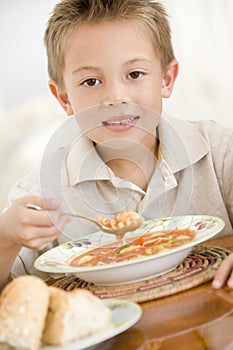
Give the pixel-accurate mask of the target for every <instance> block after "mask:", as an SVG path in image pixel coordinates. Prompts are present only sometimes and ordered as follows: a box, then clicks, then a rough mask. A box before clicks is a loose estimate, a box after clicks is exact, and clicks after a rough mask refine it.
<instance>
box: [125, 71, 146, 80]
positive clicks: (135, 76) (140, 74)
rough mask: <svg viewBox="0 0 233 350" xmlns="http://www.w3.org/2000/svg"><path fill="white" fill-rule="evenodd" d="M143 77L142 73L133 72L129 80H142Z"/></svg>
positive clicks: (129, 75)
mask: <svg viewBox="0 0 233 350" xmlns="http://www.w3.org/2000/svg"><path fill="white" fill-rule="evenodd" d="M142 75H143V73H142V72H139V71H134V72H131V73H129V74H128V78H129V79H139V78H141V77H142Z"/></svg>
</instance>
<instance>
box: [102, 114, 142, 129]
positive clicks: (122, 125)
mask: <svg viewBox="0 0 233 350" xmlns="http://www.w3.org/2000/svg"><path fill="white" fill-rule="evenodd" d="M139 118H140V117H139V116H132V117H128V118H124V119H123V118H118V119H116V118H114V119H113V120H107V121H103V122H102V124H103V125H104V126H105V127H107V128H108V129H114V130H115V131H121V130H125V129H128V128H130V127H132V126H134V125H135V124H136V123H137V121H138V119H139Z"/></svg>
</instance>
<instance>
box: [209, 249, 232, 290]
mask: <svg viewBox="0 0 233 350" xmlns="http://www.w3.org/2000/svg"><path fill="white" fill-rule="evenodd" d="M224 284H227V286H228V287H230V288H233V253H231V254H230V255H229V256H228V257H227V258H226V259H224V260H223V262H222V264H221V265H220V267H219V268H218V270H217V272H216V274H215V276H214V279H213V282H212V287H213V288H214V289H219V288H221V287H223V286H224Z"/></svg>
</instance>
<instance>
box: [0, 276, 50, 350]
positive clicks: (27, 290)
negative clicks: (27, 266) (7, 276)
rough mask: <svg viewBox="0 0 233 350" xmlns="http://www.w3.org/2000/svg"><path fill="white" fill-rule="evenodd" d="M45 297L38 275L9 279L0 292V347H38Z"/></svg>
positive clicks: (10, 349)
mask: <svg viewBox="0 0 233 350" xmlns="http://www.w3.org/2000/svg"><path fill="white" fill-rule="evenodd" d="M48 301H49V291H48V287H47V285H46V284H45V282H43V281H42V280H41V279H40V278H38V277H35V276H20V277H17V278H16V279H15V280H13V281H12V282H10V283H9V284H8V285H7V286H6V287H5V288H4V290H3V291H2V294H1V295H0V349H4V350H13V349H22V350H37V349H39V347H40V344H41V336H42V332H43V328H44V323H45V319H46V314H47V310H48Z"/></svg>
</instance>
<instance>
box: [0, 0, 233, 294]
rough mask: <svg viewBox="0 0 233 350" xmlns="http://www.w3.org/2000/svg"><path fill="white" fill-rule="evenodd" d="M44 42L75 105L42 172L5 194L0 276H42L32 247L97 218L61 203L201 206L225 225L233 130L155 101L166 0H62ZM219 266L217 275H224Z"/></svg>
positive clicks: (199, 210) (230, 213)
mask: <svg viewBox="0 0 233 350" xmlns="http://www.w3.org/2000/svg"><path fill="white" fill-rule="evenodd" d="M45 43H46V48H47V54H48V70H49V75H50V81H49V86H50V90H51V92H52V94H53V95H54V96H55V97H56V98H57V100H58V101H59V103H60V104H61V106H62V107H63V109H64V110H65V112H66V114H67V115H68V116H73V115H75V117H72V118H69V119H68V121H67V122H66V123H65V124H64V126H63V127H62V129H61V130H59V131H58V132H57V133H56V134H55V136H54V138H53V139H52V140H51V141H50V142H49V144H48V147H47V149H46V151H45V156H44V158H43V161H42V164H41V168H40V173H39V175H40V180H39V176H38V172H37V173H34V174H31V175H29V176H28V177H27V178H25V179H23V180H21V181H19V182H18V183H17V184H16V185H15V187H14V188H13V190H12V191H11V194H10V200H11V203H12V204H11V206H10V207H9V208H8V210H7V211H5V212H4V213H3V214H2V215H1V218H0V237H1V247H0V250H1V251H0V253H1V254H0V262H1V266H4V271H2V270H1V273H0V284H1V286H3V285H4V284H5V283H6V280H7V278H8V275H9V273H10V271H11V272H12V275H13V276H16V275H20V274H25V273H30V274H37V275H39V276H41V277H42V278H44V279H46V278H49V277H50V276H49V275H46V274H44V273H40V272H39V271H36V270H35V269H34V268H33V266H32V265H33V262H34V260H35V258H36V257H37V256H38V254H41V252H43V251H44V250H47V249H50V248H51V247H53V246H55V245H56V244H60V243H62V242H64V241H66V240H67V239H70V238H75V237H77V235H83V234H85V233H87V232H94V231H95V230H96V229H95V228H93V227H90V226H88V225H87V224H86V223H84V222H83V221H73V220H71V221H70V220H69V219H68V217H67V216H66V215H63V214H62V212H63V210H64V206H65V207H66V210H68V209H69V210H72V211H73V212H78V213H81V214H85V215H87V216H91V217H98V216H100V215H103V213H104V215H105V216H114V215H115V214H116V213H117V212H119V211H120V210H135V211H137V212H139V213H140V214H142V215H143V216H144V217H145V218H146V219H149V218H155V217H161V216H171V215H185V214H209V215H214V216H219V217H221V218H222V219H223V220H224V221H225V223H226V226H225V231H224V232H223V233H222V234H227V233H228V234H230V233H232V223H233V190H232V189H233V186H232V183H233V179H232V176H230V175H231V169H232V159H233V142H232V135H233V134H232V131H230V130H226V129H223V128H221V127H220V126H218V127H217V126H216V124H214V123H211V122H208V121H201V122H196V123H194V122H193V123H190V122H187V121H181V120H180V121H179V120H175V119H172V118H169V117H167V116H165V115H164V112H163V110H162V99H163V98H169V97H170V95H171V93H172V90H173V87H174V83H175V80H176V77H177V74H178V62H177V60H176V59H175V56H174V53H173V48H172V44H171V36H170V28H169V23H168V21H167V15H166V12H165V10H164V8H163V6H162V5H161V4H159V3H157V2H154V1H152V0H119V1H115V0H64V1H61V2H60V3H59V4H58V5H57V6H56V7H55V9H54V13H53V14H52V16H51V18H50V20H49V22H48V26H47V29H46V33H45ZM161 114H162V117H161ZM50 198H53V199H50ZM56 198H59V199H56ZM28 204H34V205H39V206H41V207H43V208H45V209H46V211H35V210H32V209H30V208H28V206H27V205H28ZM67 207H68V209H67ZM67 236H68V238H67ZM230 259H231V258H230ZM230 259H228V262H229V264H227V268H228V269H230V267H231V265H233V264H232V263H231V260H230ZM226 262H227V261H226ZM225 264H226V263H225ZM12 266H13V267H12ZM223 268H224V269H222V272H223V274H222V273H221V270H220V275H221V277H220V278H222V280H220V279H219V278H218V279H217V280H215V283H217V282H218V283H219V284H218V286H217V287H219V286H221V285H222V284H223V283H224V282H225V280H226V278H227V276H228V273H227V272H226V270H225V268H226V267H225V265H224V266H223ZM216 281H217V282H216ZM219 281H220V282H219ZM229 281H230V282H229V283H230V286H233V279H232V280H229Z"/></svg>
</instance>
